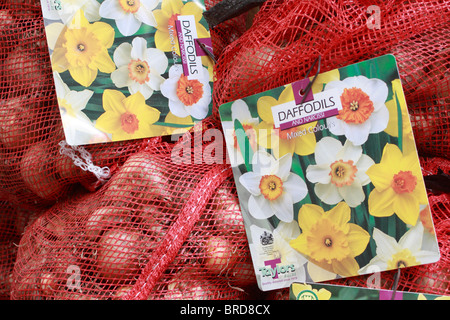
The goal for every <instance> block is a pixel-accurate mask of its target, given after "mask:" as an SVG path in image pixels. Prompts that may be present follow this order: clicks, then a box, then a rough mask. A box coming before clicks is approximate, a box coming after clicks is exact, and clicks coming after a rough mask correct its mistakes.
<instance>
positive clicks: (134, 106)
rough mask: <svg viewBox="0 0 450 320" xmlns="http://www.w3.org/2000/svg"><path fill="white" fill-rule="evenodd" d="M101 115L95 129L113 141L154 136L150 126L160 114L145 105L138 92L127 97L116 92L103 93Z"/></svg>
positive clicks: (106, 91)
mask: <svg viewBox="0 0 450 320" xmlns="http://www.w3.org/2000/svg"><path fill="white" fill-rule="evenodd" d="M103 108H104V109H105V113H103V114H102V115H101V116H100V117H99V118H98V119H97V122H96V127H97V128H98V129H100V130H102V131H104V132H107V133H109V134H111V135H112V140H113V141H119V140H131V139H140V138H146V137H152V136H155V130H158V131H159V129H157V128H153V126H152V124H153V123H155V122H156V121H158V120H159V117H160V112H159V111H158V110H157V109H155V108H152V107H150V106H148V105H146V104H145V99H144V96H143V95H142V94H141V93H140V92H138V93H135V94H133V95H130V96H129V97H125V95H124V94H123V93H121V92H120V91H116V90H109V89H107V90H105V91H104V92H103Z"/></svg>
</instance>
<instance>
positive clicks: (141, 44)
mask: <svg viewBox="0 0 450 320" xmlns="http://www.w3.org/2000/svg"><path fill="white" fill-rule="evenodd" d="M131 44H132V46H133V48H132V49H131V58H132V59H133V60H136V59H139V60H141V61H142V60H145V59H146V57H147V41H146V40H145V39H144V38H142V37H136V38H134V39H133V42H132V43H131Z"/></svg>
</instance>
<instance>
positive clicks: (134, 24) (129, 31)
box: [116, 13, 141, 36]
mask: <svg viewBox="0 0 450 320" xmlns="http://www.w3.org/2000/svg"><path fill="white" fill-rule="evenodd" d="M116 25H117V28H118V29H119V31H120V33H121V34H123V35H124V36H131V35H133V34H135V33H136V31H138V30H139V28H140V27H141V22H140V21H139V20H137V19H136V18H135V17H134V15H133V14H131V13H128V14H126V15H125V17H124V18H122V19H116Z"/></svg>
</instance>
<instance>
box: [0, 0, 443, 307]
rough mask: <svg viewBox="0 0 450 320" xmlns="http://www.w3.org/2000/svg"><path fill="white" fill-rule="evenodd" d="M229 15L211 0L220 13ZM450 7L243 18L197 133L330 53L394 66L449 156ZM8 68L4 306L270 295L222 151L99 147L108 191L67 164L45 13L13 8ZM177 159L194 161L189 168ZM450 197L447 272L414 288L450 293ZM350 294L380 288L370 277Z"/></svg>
mask: <svg viewBox="0 0 450 320" xmlns="http://www.w3.org/2000/svg"><path fill="white" fill-rule="evenodd" d="M218 2H219V1H218V0H206V1H205V4H206V8H210V7H211V6H212V5H214V4H216V3H218ZM371 5H376V6H378V8H379V13H380V16H379V18H380V19H379V22H380V24H379V26H380V28H377V27H376V25H374V24H373V23H376V22H377V21H376V20H374V21H368V17H371V15H373V14H374V12H373V11H372V12H368V11H367V9H368V7H369V6H371ZM449 8H450V1H447V0H445V1H444V0H433V1H426V0H416V1H413V0H409V1H393V0H391V1H362V0H361V1H350V0H321V1H306V0H283V1H280V0H267V1H266V3H265V4H264V5H263V6H262V7H261V8H260V11H259V12H258V14H257V15H256V16H255V19H254V21H253V24H252V25H251V26H248V25H246V22H247V21H248V19H247V18H248V14H243V15H241V16H239V17H236V18H234V19H232V20H229V21H227V22H225V23H223V24H221V25H219V26H218V27H216V28H214V29H213V30H212V31H211V36H212V40H213V44H214V53H215V55H216V56H217V58H218V63H217V65H216V78H217V81H216V82H215V84H214V114H213V117H212V118H213V120H211V122H210V121H208V120H207V121H205V123H204V127H202V128H201V129H198V128H197V129H198V130H199V131H200V132H205V130H206V129H208V128H214V129H216V130H219V129H218V128H220V125H219V124H218V122H217V117H218V113H217V108H218V107H219V106H220V105H221V104H222V103H224V102H228V101H231V100H234V99H237V98H240V97H244V96H247V95H250V94H253V93H257V92H260V91H263V90H266V89H270V88H274V87H277V86H280V85H283V84H286V83H289V82H292V81H294V80H298V79H299V78H302V77H303V76H304V75H305V73H306V71H307V70H308V68H309V67H310V65H311V64H312V63H313V61H314V60H315V59H316V58H317V56H318V55H319V54H320V55H321V57H322V65H321V71H322V72H323V71H327V70H331V69H334V68H337V67H341V66H344V65H347V64H350V63H354V62H358V61H361V60H363V59H368V58H372V57H376V56H379V55H382V54H385V53H393V54H394V55H395V56H396V57H397V61H398V65H399V70H400V74H401V77H402V82H403V86H404V90H405V96H406V100H407V102H408V105H409V112H410V115H411V122H412V125H413V129H414V133H415V137H416V143H417V146H418V150H419V153H421V154H422V155H427V156H430V157H442V158H439V159H444V158H448V156H449V154H450V149H449V147H448V145H449V144H448V140H449V125H448V122H449V117H450V115H449V113H448V112H449V111H448V110H449V103H450V96H449V86H450V84H449V79H448V72H449V68H450V65H449V60H450V58H449V49H448V48H449V36H448V31H447V29H448V28H447V24H448V22H449V20H450V14H449ZM369 22H370V23H369ZM0 60H1V62H2V63H1V65H0V182H1V184H0V191H1V195H2V196H1V197H0V198H1V199H2V201H3V200H4V201H5V202H4V204H5V205H4V206H2V207H3V208H4V210H3V215H2V217H3V218H4V217H6V219H5V220H2V229H1V234H2V235H3V236H2V237H1V240H2V241H0V244H1V245H2V247H1V252H0V257H1V263H0V267H1V269H0V271H1V274H0V277H1V279H0V280H1V281H2V283H3V285H2V286H0V295H1V296H2V297H5V298H7V297H8V296H9V294H8V290H9V288H10V286H11V288H12V292H11V296H10V297H11V298H12V299H119V298H121V299H147V298H150V299H183V298H187V299H243V298H247V297H254V295H253V296H249V293H250V292H251V291H252V290H253V288H254V282H255V281H256V279H255V276H254V273H253V269H252V265H251V262H250V260H249V256H248V248H247V239H246V237H245V234H244V232H243V226H242V220H241V219H242V218H241V216H240V211H239V208H238V207H237V204H236V201H237V198H236V191H235V189H234V188H235V187H234V183H233V180H232V176H231V171H230V170H229V167H228V166H227V165H218V164H217V163H216V162H215V161H214V160H215V159H217V158H221V157H222V156H223V155H224V153H222V154H219V155H217V153H220V150H219V149H216V148H212V145H213V143H207V144H205V145H203V147H200V149H196V148H195V147H196V146H197V147H198V144H199V142H198V141H197V140H196V138H195V137H196V136H195V131H192V132H191V133H190V135H186V136H185V139H186V140H183V141H184V142H182V143H178V144H176V145H171V144H166V143H164V142H163V141H162V140H160V139H148V140H136V141H128V142H122V143H108V144H97V145H91V146H87V147H86V150H87V151H88V152H89V154H91V155H92V162H93V164H94V165H96V166H99V167H108V168H109V169H111V178H110V180H109V181H108V182H107V183H106V184H104V185H102V184H101V183H99V180H98V178H97V177H96V176H94V175H93V174H92V173H90V172H86V171H85V170H82V169H81V168H79V167H77V166H74V163H73V161H72V159H71V158H70V157H67V156H66V155H61V154H60V153H59V150H60V146H59V145H58V143H59V142H60V141H62V140H63V136H62V129H61V124H60V121H59V119H60V118H59V111H58V108H57V105H56V96H55V92H54V84H53V80H52V73H51V68H50V64H49V58H48V48H47V45H46V40H45V34H44V27H43V22H42V16H41V9H40V3H39V1H37V0H15V1H8V2H7V3H6V2H1V3H0ZM187 137H190V139H188V138H187ZM200 137H201V138H202V137H203V135H202V134H200ZM208 141H210V140H208ZM200 144H202V139H200ZM188 145H189V146H190V148H187V146H188ZM177 147H178V148H179V150H182V151H184V150H186V152H187V154H188V155H189V157H188V158H189V159H191V160H192V161H191V162H189V164H188V163H184V164H179V163H175V162H174V161H173V158H172V155H173V150H178V149H176V148H177ZM183 147H186V149H184V148H183ZM193 150H194V151H193ZM195 150H201V152H200V155H198V153H196V152H195ZM222 152H224V151H223V150H222ZM216 156H217V158H216ZM195 159H198V162H196V161H195ZM430 159H431V158H430ZM69 160H70V161H69ZM445 161H447V160H442V161H441V160H436V161H431V162H430V163H432V165H431V164H430V166H429V167H428V168H429V170H430V172H434V173H435V172H436V171H433V170H437V169H436V168H438V167H440V168H441V169H443V170H446V169H445V168H448V167H444V166H442V162H445ZM437 163H441V164H440V166H439V165H437ZM431 168H433V169H431ZM63 172H64V173H63ZM424 172H425V171H424ZM447 172H448V171H447ZM36 174H37V175H36ZM27 181H28V182H27ZM36 186H38V188H36ZM80 186H82V187H81V188H80ZM449 199H450V198H449V196H448V195H447V194H440V195H434V194H429V200H430V204H431V210H432V212H433V217H434V219H435V226H436V232H437V236H438V239H439V245H440V249H441V254H442V259H441V261H440V262H439V263H438V264H433V265H430V266H422V267H420V268H410V269H408V270H406V269H405V271H404V272H402V277H401V279H400V282H399V289H401V290H413V291H414V290H415V291H422V292H431V293H439V294H445V293H447V294H448V288H449V282H448V281H449V270H448V265H449V262H448V239H449V237H448V232H449V231H448V230H449V229H448V225H449V224H448V218H449V216H450V213H449V212H450V205H449ZM2 204H3V203H2ZM20 210H25V212H26V215H25V216H26V220H27V221H28V222H30V223H31V224H29V227H27V228H26V229H22V228H23V227H24V225H26V223H25V222H22V223H21V224H20V225H21V226H22V227H21V229H20V230H23V231H18V230H19V229H17V227H16V223H17V221H15V220H16V218H17V217H19V216H21V215H20V214H19V213H18V212H19V211H20ZM41 210H43V211H41ZM13 212H14V213H13ZM33 215H34V216H33ZM36 215H37V216H36ZM30 217H33V218H31V219H30ZM3 218H2V219H3ZM35 219H36V220H35ZM19 220H20V219H19ZM30 220H31V221H30ZM20 221H21V220H20ZM13 225H14V227H13ZM224 230H227V232H226V233H225V235H224ZM230 231H231V232H230ZM12 240H14V241H12ZM19 241H20V245H19V246H18V247H17V242H19ZM16 252H17V255H16ZM13 267H14V270H13ZM12 271H14V272H13V273H12ZM394 276H395V273H384V274H383V276H382V279H384V280H383V282H382V286H383V287H385V288H390V287H391V286H392V283H393V279H394ZM342 283H343V282H342ZM345 283H346V284H350V285H362V286H364V285H365V284H366V279H363V278H360V277H356V278H350V279H346V280H345ZM280 292H281V291H277V292H272V293H270V294H269V295H268V297H269V298H279V295H278V293H280Z"/></svg>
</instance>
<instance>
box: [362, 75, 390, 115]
mask: <svg viewBox="0 0 450 320" xmlns="http://www.w3.org/2000/svg"><path fill="white" fill-rule="evenodd" d="M360 88H361V89H362V90H363V91H364V92H365V93H366V94H367V95H369V97H370V100H371V101H372V102H373V104H374V107H375V111H377V105H380V104H384V103H385V102H386V99H387V96H388V87H387V85H386V83H384V81H382V80H380V79H376V78H373V79H366V80H365V81H364V82H361V84H360Z"/></svg>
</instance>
